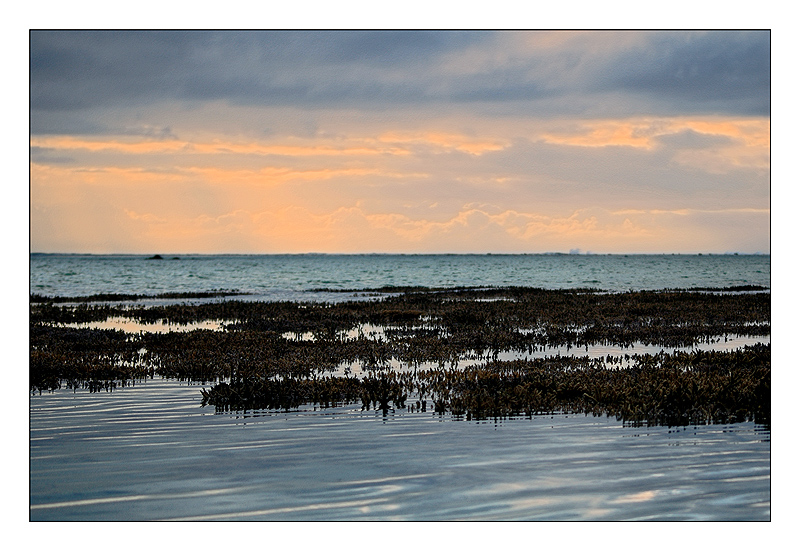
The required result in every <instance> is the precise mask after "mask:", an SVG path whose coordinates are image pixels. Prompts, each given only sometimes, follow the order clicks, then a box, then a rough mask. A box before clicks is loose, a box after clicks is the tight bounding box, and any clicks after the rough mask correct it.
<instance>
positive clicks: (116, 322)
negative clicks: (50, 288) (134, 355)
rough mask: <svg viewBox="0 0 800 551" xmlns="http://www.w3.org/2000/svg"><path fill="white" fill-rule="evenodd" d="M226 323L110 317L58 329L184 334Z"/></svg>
mask: <svg viewBox="0 0 800 551" xmlns="http://www.w3.org/2000/svg"><path fill="white" fill-rule="evenodd" d="M225 323H227V322H224V321H221V320H202V321H196V322H191V323H168V322H165V321H164V320H158V321H155V322H149V323H142V322H138V321H136V320H132V319H130V318H124V317H111V318H108V319H106V320H104V321H89V322H81V323H61V324H58V326H59V327H73V328H75V329H111V330H116V331H124V332H125V333H134V334H136V333H170V332H180V333H186V332H189V331H195V330H197V329H205V330H208V331H221V330H222V328H223V326H224V324H225Z"/></svg>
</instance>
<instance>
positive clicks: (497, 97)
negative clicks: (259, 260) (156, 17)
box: [30, 31, 771, 253]
mask: <svg viewBox="0 0 800 551" xmlns="http://www.w3.org/2000/svg"><path fill="white" fill-rule="evenodd" d="M770 109H771V104H770V32H769V31H744V32H727V31H708V32H699V31H672V32H654V31H619V32H617V31H587V32H567V31H549V32H534V31H519V32H512V31H496V32H475V31H466V32H457V31H419V32H407V31H397V32H389V31H377V32H369V31H271V32H265V31H256V32H237V31H219V32H199V31H175V32H165V31H151V32H146V31H145V32H132V31H116V32H97V31H95V32H77V31H61V32H58V31H56V32H50V31H32V32H31V33H30V250H31V251H33V252H76V253H82V252H87V253H155V252H168V253H305V252H325V253H371V252H378V253H381V252H386V253H428V252H429V253H486V252H496V253H540V252H569V251H573V252H576V251H580V252H596V253H673V252H674V253H697V252H703V253H724V252H740V253H757V252H760V253H769V252H770Z"/></svg>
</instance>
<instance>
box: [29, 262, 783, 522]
mask: <svg viewBox="0 0 800 551" xmlns="http://www.w3.org/2000/svg"><path fill="white" fill-rule="evenodd" d="M149 256H151V255H50V254H32V255H31V257H30V270H31V273H30V291H31V293H35V294H40V295H47V296H84V295H92V294H97V293H125V294H146V295H153V294H160V293H168V292H202V291H215V290H236V291H239V292H242V293H249V294H248V295H247V300H303V301H304V300H314V301H339V300H346V299H349V298H359V299H365V298H366V299H369V297H363V296H362V294H360V293H358V291H359V290H365V289H372V288H379V287H385V286H424V287H449V286H470V287H473V286H479V287H483V286H530V287H543V288H551V289H569V288H587V287H590V288H595V289H601V290H605V291H611V292H619V291H628V290H643V289H652V290H656V289H664V288H709V287H734V286H746V285H754V286H763V287H767V288H769V286H770V257H769V256H766V255H753V256H749V255H255V256H250V255H208V256H206V255H202V256H197V255H168V254H162V255H161V256H162V257H163V259H161V260H152V259H149ZM174 257H177V258H174ZM342 290H347V291H348V292H333V291H342ZM235 298H237V299H239V298H240V297H235ZM177 300H179V299H177ZM215 300H224V299H215ZM751 341H754V342H769V336H766V337H764V338H761V339H759V338H754V339H751ZM736 342H738V341H736ZM747 342H750V341H747ZM723 344H724V346H728V347H730V346H731V345H729V344H727V343H723ZM723 344H721V345H720V346H723ZM636 351H637V350H636V349H635V347H634V350H626V352H631V353H632V352H636ZM647 352H653V351H652V350H650V349H647ZM558 353H559V354H581V353H582V350H575V349H572V350H571V351H569V350H559V351H558ZM601 353H605V351H602V352H601ZM201 388H203V387H202V386H200V385H194V384H187V383H185V382H179V381H175V380H169V379H164V378H159V377H155V378H154V379H149V380H146V381H137V382H136V384H135V386H128V387H125V388H119V389H117V390H115V391H114V392H97V393H90V392H89V391H88V390H85V389H77V390H73V389H66V388H62V389H58V390H55V391H53V392H50V393H48V392H43V393H41V394H38V393H36V394H31V395H30V406H29V420H30V519H31V520H33V521H95V520H97V521H109V520H111V521H120V520H124V521H129V520H179V521H180V520H183V521H189V520H192V521H194V520H257V521H272V520H292V521H296V520H302V521H328V520H370V521H373V520H412V521H436V520H438V521H447V520H473V521H489V520H517V521H520V520H581V521H597V520H699V521H741V520H770V514H771V513H770V511H771V486H770V484H771V466H770V465H771V463H770V461H771V455H770V452H771V448H770V428H769V427H768V426H763V425H759V424H757V423H754V422H743V423H730V424H722V425H700V426H695V425H691V426H684V427H666V426H649V427H648V426H644V427H643V426H635V425H632V424H629V423H624V422H622V421H620V420H618V419H616V418H613V417H607V416H598V417H595V416H593V415H583V414H577V415H576V414H558V413H554V414H551V415H533V416H532V417H524V416H518V417H510V418H504V419H483V420H465V419H464V418H463V417H456V416H453V415H450V414H437V413H433V412H427V413H422V412H411V413H409V412H407V411H404V410H399V409H398V410H397V411H391V412H389V413H386V412H381V411H377V410H376V411H370V410H362V409H361V406H360V405H357V404H356V405H344V406H338V407H332V408H319V407H318V406H313V405H307V406H301V407H299V408H297V409H295V410H290V411H250V412H241V411H239V412H217V411H215V410H214V408H213V407H201V393H200V389H201Z"/></svg>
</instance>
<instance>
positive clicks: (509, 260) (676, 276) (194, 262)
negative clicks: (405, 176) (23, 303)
mask: <svg viewBox="0 0 800 551" xmlns="http://www.w3.org/2000/svg"><path fill="white" fill-rule="evenodd" d="M160 256H161V257H162V260H152V259H150V257H148V256H145V255H138V256H136V255H61V254H57V255H51V254H32V255H31V256H30V291H31V293H36V294H39V295H45V296H85V295H93V294H98V293H128V294H148V295H153V294H161V293H168V292H200V291H214V290H236V291H239V292H242V293H250V294H252V295H254V296H255V297H257V298H258V299H259V300H314V299H316V298H318V297H322V299H323V300H330V299H332V298H335V297H332V296H331V295H330V294H324V293H323V294H319V293H318V292H319V290H321V289H331V290H344V289H354V290H361V289H374V288H380V287H385V286H423V287H453V286H465V287H474V286H487V287H488V286H525V287H541V288H545V289H571V288H594V289H602V290H605V291H628V290H643V289H651V290H654V289H667V288H670V289H685V288H698V287H732V286H741V285H759V286H763V287H769V286H770V257H769V255H567V254H553V255H547V254H540V255H379V254H376V255H320V254H302V255H201V256H191V255H189V256H182V255H168V254H165V255H160Z"/></svg>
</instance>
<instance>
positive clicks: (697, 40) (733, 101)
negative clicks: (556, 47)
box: [597, 31, 770, 116]
mask: <svg viewBox="0 0 800 551" xmlns="http://www.w3.org/2000/svg"><path fill="white" fill-rule="evenodd" d="M603 74H604V75H605V76H603V75H601V74H598V81H597V82H598V84H599V86H598V89H604V90H610V91H618V92H631V93H634V94H636V95H639V96H644V97H647V98H649V99H651V100H652V101H654V102H657V103H658V104H660V105H662V106H664V105H672V106H673V108H675V109H676V110H679V109H684V110H689V111H690V112H691V111H694V112H715V111H716V112H721V113H740V114H746V115H761V116H767V115H769V112H770V33H769V31H742V32H727V31H725V32H723V31H710V32H705V33H694V32H693V33H684V32H664V33H652V34H651V35H650V36H649V40H648V45H647V46H646V47H644V48H636V49H635V50H631V51H629V52H627V53H625V54H624V55H621V56H619V57H618V58H617V59H615V60H614V62H613V63H609V64H607V65H606V66H605V67H603Z"/></svg>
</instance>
